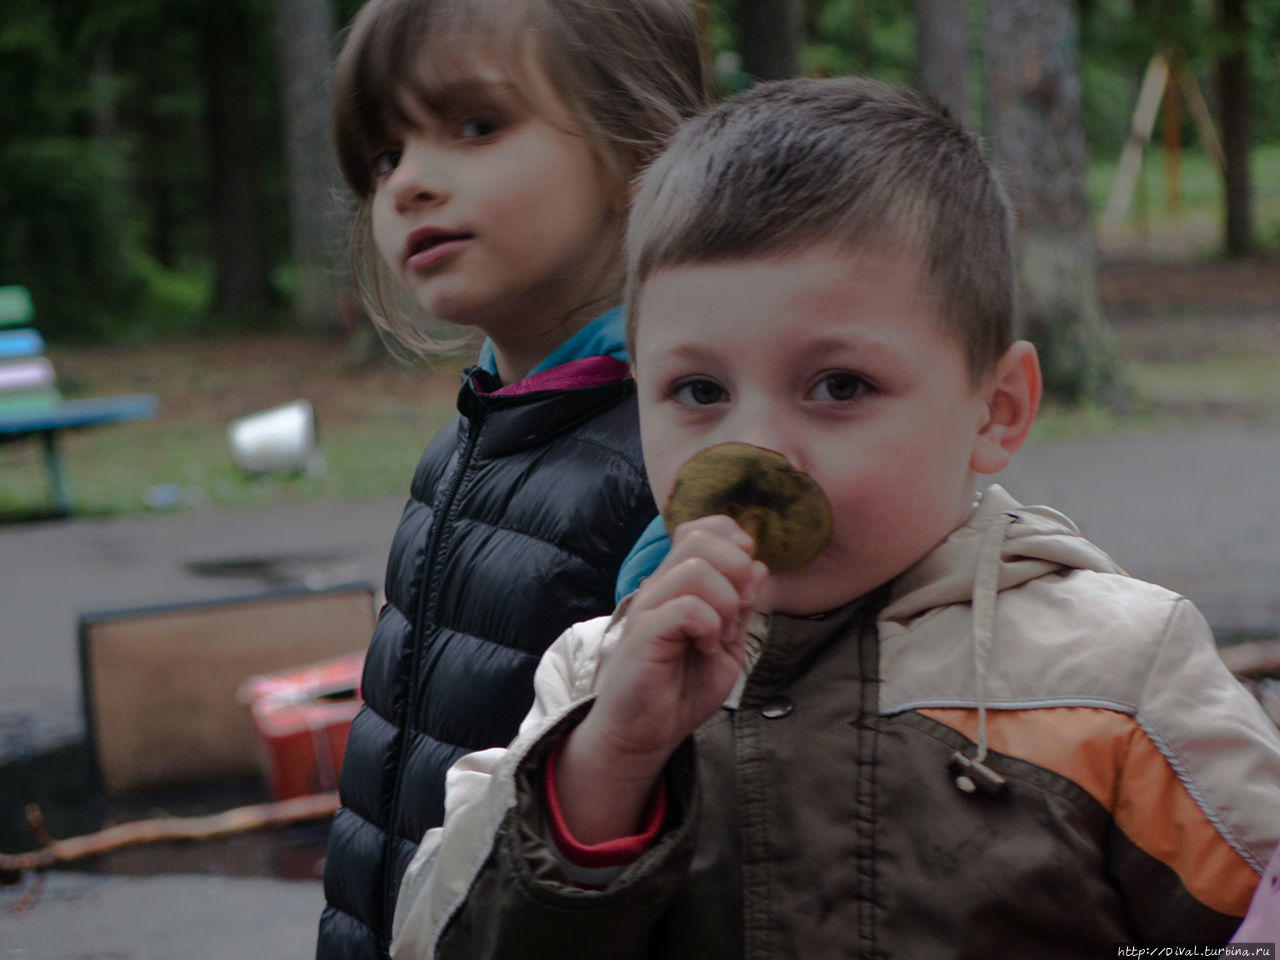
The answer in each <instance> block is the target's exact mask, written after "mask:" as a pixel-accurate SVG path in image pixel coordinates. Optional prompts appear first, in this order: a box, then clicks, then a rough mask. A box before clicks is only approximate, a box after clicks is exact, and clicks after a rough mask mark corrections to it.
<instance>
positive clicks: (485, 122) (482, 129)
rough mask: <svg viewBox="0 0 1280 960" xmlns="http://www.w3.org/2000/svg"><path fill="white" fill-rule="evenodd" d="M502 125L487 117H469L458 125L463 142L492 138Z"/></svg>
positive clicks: (459, 135)
mask: <svg viewBox="0 0 1280 960" xmlns="http://www.w3.org/2000/svg"><path fill="white" fill-rule="evenodd" d="M500 128H501V125H500V124H499V123H498V122H497V121H496V120H492V119H488V118H485V117H467V118H466V119H464V120H462V121H461V122H460V123H459V124H458V137H459V138H460V139H462V140H483V139H485V138H486V137H492V136H493V135H494V134H495V133H497V132H498V130H499V129H500Z"/></svg>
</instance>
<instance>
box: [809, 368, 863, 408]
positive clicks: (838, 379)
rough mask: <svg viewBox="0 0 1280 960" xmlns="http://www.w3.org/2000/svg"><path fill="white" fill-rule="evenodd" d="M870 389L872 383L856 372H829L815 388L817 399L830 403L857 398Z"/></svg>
mask: <svg viewBox="0 0 1280 960" xmlns="http://www.w3.org/2000/svg"><path fill="white" fill-rule="evenodd" d="M869 389H870V385H869V384H868V383H867V381H866V380H864V379H862V377H860V376H858V375H857V374H856V373H847V372H840V373H828V374H826V375H825V376H824V377H823V378H822V379H821V380H819V381H818V383H817V384H816V385H815V386H814V388H813V397H814V399H815V400H822V401H825V402H828V403H847V402H848V401H850V400H857V399H858V398H859V397H861V396H862V395H863V394H864V393H866V392H867V391H868V390H869Z"/></svg>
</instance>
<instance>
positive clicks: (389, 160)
mask: <svg viewBox="0 0 1280 960" xmlns="http://www.w3.org/2000/svg"><path fill="white" fill-rule="evenodd" d="M399 165H400V148H399V147H396V148H394V149H391V150H383V151H382V152H381V153H379V154H378V155H377V156H375V157H374V158H373V175H374V176H375V177H378V178H382V177H385V176H387V175H388V174H390V173H391V171H393V170H394V169H395V168H396V167H398V166H399Z"/></svg>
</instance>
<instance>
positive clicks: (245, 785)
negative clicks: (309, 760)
mask: <svg viewBox="0 0 1280 960" xmlns="http://www.w3.org/2000/svg"><path fill="white" fill-rule="evenodd" d="M269 799H270V798H269V797H268V796H267V795H266V790H265V787H264V786H263V784H262V782H261V781H260V780H256V779H254V780H245V781H236V782H230V783H216V784H195V785H187V786H182V787H168V788H165V789H163V790H147V791H138V792H134V793H130V794H126V795H122V796H119V797H110V798H104V797H101V796H100V795H98V794H97V792H96V791H95V789H94V786H93V776H92V767H91V759H90V752H89V747H88V744H87V743H86V742H85V741H83V740H81V741H76V742H73V743H70V744H67V745H65V746H62V747H59V748H57V749H55V750H51V751H48V752H46V753H43V754H38V755H36V756H32V757H27V758H24V759H22V760H17V761H14V762H10V763H7V764H4V765H0V851H3V852H4V853H23V852H26V851H28V850H33V849H36V847H37V844H36V842H35V841H34V839H33V837H32V834H31V830H30V828H29V827H28V825H27V819H26V816H25V813H24V808H25V807H26V805H27V804H28V803H31V802H34V803H37V804H38V805H39V807H40V811H41V813H42V814H43V815H44V823H45V827H46V829H47V830H48V831H49V834H50V835H51V836H52V837H54V838H55V839H63V838H66V837H71V836H79V835H82V834H86V833H92V832H94V831H96V830H100V829H103V828H105V827H109V826H113V825H115V824H118V823H128V822H133V821H136V820H142V819H147V818H151V817H161V816H179V817H186V816H203V815H206V814H212V813H220V812H222V811H224V810H229V809H232V808H233V807H240V806H244V805H246V804H252V803H265V802H267V801H268V800H269ZM328 837H329V818H327V817H326V818H324V819H322V820H317V821H314V822H309V823H300V824H294V825H291V826H288V827H284V828H279V829H271V830H254V831H249V832H245V833H240V834H233V835H231V836H228V837H221V838H218V839H216V840H198V841H189V842H166V843H151V844H144V845H140V846H134V847H126V848H123V849H120V850H115V851H112V852H111V853H107V854H103V855H101V856H98V857H93V858H90V859H85V860H80V861H75V862H74V863H69V864H67V865H65V866H61V867H59V868H58V869H60V870H85V871H90V872H94V873H104V874H111V875H117V876H157V875H160V874H174V873H189V874H201V875H214V876H226V877H274V878H277V879H282V880H316V879H319V878H320V876H321V873H322V871H323V863H324V855H325V846H326V844H327V843H328Z"/></svg>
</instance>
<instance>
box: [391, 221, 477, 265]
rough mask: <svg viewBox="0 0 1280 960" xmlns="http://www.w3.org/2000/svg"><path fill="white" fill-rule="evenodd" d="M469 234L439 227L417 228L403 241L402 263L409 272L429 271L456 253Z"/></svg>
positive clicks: (468, 237)
mask: <svg viewBox="0 0 1280 960" xmlns="http://www.w3.org/2000/svg"><path fill="white" fill-rule="evenodd" d="M470 239H471V234H469V233H465V232H462V231H459V230H446V229H442V228H440V227H419V228H418V229H417V230H414V231H413V232H412V233H410V234H409V236H408V237H407V238H406V239H405V244H404V263H405V266H406V267H407V268H408V269H410V270H418V271H421V270H429V269H431V268H432V267H434V266H435V265H436V264H438V263H440V262H441V261H443V260H446V259H448V258H449V257H451V256H453V255H454V254H455V253H458V252H459V251H460V250H462V248H463V247H464V246H466V244H467V241H469V240H470Z"/></svg>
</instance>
